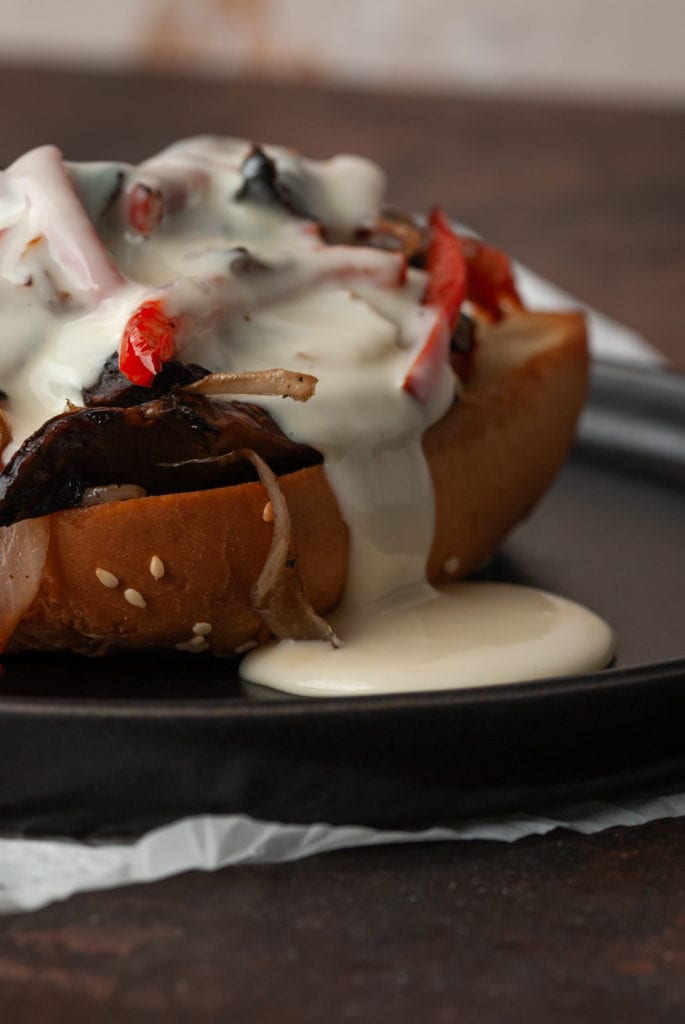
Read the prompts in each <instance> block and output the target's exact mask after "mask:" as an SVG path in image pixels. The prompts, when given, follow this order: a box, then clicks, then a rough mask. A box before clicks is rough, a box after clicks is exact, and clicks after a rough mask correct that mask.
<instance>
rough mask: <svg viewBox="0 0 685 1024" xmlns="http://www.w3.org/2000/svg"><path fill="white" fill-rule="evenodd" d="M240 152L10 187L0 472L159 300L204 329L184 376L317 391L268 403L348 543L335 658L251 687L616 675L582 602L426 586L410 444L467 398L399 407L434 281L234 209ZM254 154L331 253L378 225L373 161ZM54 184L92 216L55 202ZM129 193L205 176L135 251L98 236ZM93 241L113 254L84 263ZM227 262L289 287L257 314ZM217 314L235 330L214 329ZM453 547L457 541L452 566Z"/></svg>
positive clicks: (212, 144) (5, 216)
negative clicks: (298, 447) (118, 194)
mask: <svg viewBox="0 0 685 1024" xmlns="http://www.w3.org/2000/svg"><path fill="white" fill-rule="evenodd" d="M249 149H250V144H249V143H248V142H244V141H242V140H235V139H229V140H217V139H213V138H199V139H191V140H187V141H185V142H182V143H177V144H175V145H174V146H172V147H169V149H167V150H165V151H163V152H162V153H161V154H159V155H158V156H156V157H153V158H152V159H151V160H149V161H146V162H145V163H144V164H142V165H141V166H140V167H139V168H131V167H130V166H129V165H125V164H115V163H97V164H68V165H61V163H60V161H59V154H57V156H55V151H53V150H50V149H49V148H44V149H42V150H38V151H34V152H33V153H31V154H28V155H27V156H25V157H23V158H21V159H20V160H19V161H17V163H16V164H15V165H13V167H11V168H9V169H8V170H7V171H6V172H3V173H2V175H1V176H0V304H1V308H2V317H3V335H4V339H5V340H4V343H3V349H2V350H1V351H0V386H2V388H3V390H5V391H6V392H7V394H8V396H9V397H8V399H7V400H5V401H4V402H3V407H4V411H5V413H6V415H7V417H8V419H9V422H10V424H11V427H12V432H13V437H12V441H11V443H10V445H9V446H8V448H7V450H6V451H5V458H7V457H9V456H10V455H11V454H12V452H13V451H14V450H16V448H17V447H18V445H19V444H20V443H21V441H22V440H23V439H24V438H25V437H27V436H28V435H29V434H30V433H32V432H33V431H34V430H36V429H37V428H38V427H39V426H40V425H41V424H42V423H43V422H44V421H45V420H46V419H47V418H48V417H49V416H52V415H56V414H58V413H60V412H62V411H63V409H64V403H65V400H66V399H69V400H71V401H73V402H75V403H77V404H78V403H80V401H81V399H82V391H83V388H85V387H88V386H91V385H93V384H94V383H95V382H96V381H97V379H98V377H99V375H100V372H101V370H102V367H103V365H104V363H105V361H106V359H107V358H108V356H109V355H110V354H111V353H112V351H113V350H114V349H115V348H116V347H117V344H118V339H119V337H120V336H121V333H122V331H123V329H124V326H125V324H126V322H127V320H128V318H129V316H130V315H131V313H132V312H133V311H134V309H135V308H136V307H137V306H138V305H139V304H140V302H142V301H145V300H146V299H149V298H154V297H157V296H159V295H161V296H163V297H164V300H165V304H166V308H167V310H168V311H169V312H170V313H171V314H173V315H179V316H181V317H183V316H187V317H193V318H194V319H193V322H194V324H195V330H194V332H192V333H191V334H190V335H189V336H188V337H187V338H185V339H184V340H183V351H182V352H181V353H179V355H180V358H182V359H183V360H184V361H187V362H196V363H199V364H201V365H203V366H205V367H206V368H207V369H209V370H211V371H219V370H225V371H240V370H260V369H270V368H273V367H285V368H287V369H291V370H298V371H304V372H306V373H311V374H314V375H315V376H316V377H317V378H318V381H319V383H318V385H317V390H316V394H315V396H314V397H313V398H311V399H310V400H309V401H308V402H306V403H297V402H293V401H290V400H284V399H281V398H269V397H265V398H260V399H258V401H259V404H261V405H262V406H264V407H265V408H266V409H267V410H268V411H269V413H270V414H271V415H272V416H273V418H274V419H275V420H276V422H277V423H278V424H279V425H280V427H281V429H282V430H283V431H284V432H285V433H286V434H287V435H288V436H290V437H292V438H294V439H296V440H298V441H300V442H304V443H306V444H310V445H312V446H313V447H315V448H317V449H318V450H319V451H320V452H321V453H322V454H323V457H324V468H325V472H326V475H327V478H328V481H329V483H330V485H331V487H332V489H333V491H334V493H335V495H336V498H337V501H338V504H339V506H340V510H341V513H342V516H343V518H344V520H345V522H346V523H347V526H348V528H349V533H350V556H349V567H348V578H347V584H346V589H345V593H344V597H343V601H342V603H341V606H340V608H339V609H338V610H337V611H336V612H335V613H334V615H333V616H332V617H331V622H332V625H333V628H334V629H335V631H336V633H337V634H338V636H339V637H340V639H341V641H342V646H341V647H339V648H333V647H332V646H330V645H328V644H324V643H321V642H293V641H281V642H278V643H273V644H270V645H267V646H264V647H261V648H259V649H257V650H254V651H253V652H251V653H250V654H249V655H247V657H245V658H244V660H243V662H242V664H241V669H240V671H241V675H242V676H243V678H245V679H246V680H249V681H252V682H257V683H260V684H262V685H265V686H270V687H273V688H275V689H279V690H283V691H286V692H289V693H294V694H300V695H307V696H319V697H324V696H340V695H350V694H373V693H392V692H398V691H415V690H441V689H453V688H458V687H473V686H486V685H495V684H501V683H510V682H516V681H519V680H529V679H537V678H542V677H549V676H559V675H565V674H569V673H578V672H585V671H589V670H592V669H597V668H601V667H603V666H604V665H606V664H607V663H608V662H609V660H610V659H611V656H612V653H613V636H612V632H611V630H610V628H609V627H608V626H607V625H606V623H604V622H603V621H602V620H601V619H600V618H598V617H597V616H596V615H594V614H593V613H592V612H590V611H588V610H586V609H584V608H582V607H580V606H578V605H577V604H574V603H573V602H570V601H567V600H564V599H563V598H560V597H557V596H555V595H552V594H547V593H543V592H541V591H538V590H534V589H529V588H525V587H519V586H513V585H510V584H497V583H487V584H486V583H458V584H454V585H452V586H449V587H442V588H440V589H439V590H435V589H433V588H432V587H430V586H429V585H428V584H427V582H426V580H425V566H426V561H427V557H428V553H429V551H430V548H431V542H432V536H433V525H434V502H433V493H432V485H431V479H430V473H429V470H428V466H427V463H426V460H425V457H424V454H423V450H422V446H421V439H422V436H423V433H424V432H425V430H426V429H427V428H428V427H429V426H430V425H431V424H432V423H434V422H436V421H437V420H438V419H440V418H441V417H442V416H443V415H444V413H445V412H446V411H447V410H448V408H449V407H450V405H451V404H452V402H453V400H454V395H455V388H456V387H457V386H458V382H457V381H456V380H455V377H454V374H453V371H452V370H451V368H450V367H449V366H448V365H445V367H444V370H443V372H442V375H441V377H440V379H439V380H438V381H437V383H436V386H435V388H434V389H433V391H432V394H431V396H430V398H429V400H428V401H427V402H425V403H420V402H418V401H416V400H415V399H414V398H413V397H412V396H411V395H409V394H408V393H407V392H406V391H404V390H403V388H402V382H403V380H404V378H405V376H406V374H407V372H408V370H409V368H410V367H411V366H412V364H413V362H414V360H415V358H416V355H417V353H418V352H419V351H420V349H421V347H422V345H423V343H424V341H425V339H426V338H427V336H428V334H429V332H430V330H431V328H432V326H433V323H434V319H435V312H434V311H433V310H432V309H431V308H429V307H427V306H424V305H422V303H421V297H422V295H423V292H424V289H425V285H426V276H425V274H424V273H423V272H422V271H420V270H415V269H410V270H409V273H408V275H407V278H406V281H405V282H404V284H402V285H401V286H399V287H397V286H395V287H389V286H388V283H387V282H388V281H390V280H392V279H393V278H394V275H395V271H396V268H397V256H396V255H394V254H390V253H383V252H380V251H370V250H368V249H360V248H358V249H352V248H350V247H349V246H344V247H341V248H340V249H337V248H336V247H335V246H330V247H329V246H322V245H321V243H320V240H319V239H318V238H317V237H316V235H315V234H314V233H312V232H311V231H307V230H306V228H305V227H304V226H303V223H302V221H301V220H298V219H297V218H294V217H292V216H291V215H290V214H288V213H287V212H285V211H283V210H280V209H278V208H276V207H272V206H268V205H263V204H259V203H255V202H245V201H244V200H243V201H238V200H237V199H236V198H235V197H236V193H237V192H238V190H239V188H240V185H241V180H242V179H241V176H240V166H241V164H242V162H243V160H244V158H245V156H246V155H247V153H248V151H249ZM266 149H267V152H268V153H269V155H270V156H271V157H272V158H273V159H274V160H275V161H276V165H277V167H278V169H279V172H280V173H281V174H283V175H284V176H285V177H286V178H289V179H290V180H294V181H297V180H302V179H303V178H304V179H306V182H307V199H308V202H309V206H310V208H311V209H312V212H313V213H314V214H315V215H316V216H317V217H318V218H320V219H321V220H322V221H323V222H324V223H326V224H327V226H328V227H329V229H330V231H331V232H332V234H333V235H334V236H335V234H336V233H337V234H338V235H339V237H340V238H341V239H344V238H345V235H346V233H347V234H349V232H350V231H351V230H352V229H353V228H354V227H356V226H357V225H359V224H361V223H363V222H364V221H368V220H369V219H370V218H372V217H373V216H374V215H375V214H376V212H377V211H378V209H379V207H380V204H381V201H382V195H383V189H384V179H383V175H382V172H381V171H380V169H379V168H378V167H376V166H375V165H374V164H372V163H371V162H370V161H367V160H363V159H361V158H358V157H348V156H341V157H336V158H334V159H332V160H329V161H311V160H305V159H303V158H302V157H300V156H299V155H298V154H296V153H294V152H292V151H290V150H286V149H283V148H280V147H266ZM64 169H66V171H67V173H68V175H69V178H70V180H71V182H72V183H73V184H74V187H75V189H76V192H77V194H78V196H79V198H80V200H81V202H82V204H83V207H80V204H79V203H78V202H76V203H74V200H73V194H72V191H71V189H70V187H66V188H65V182H64V180H63V173H64ZM120 174H124V175H136V176H137V178H139V179H142V180H149V181H151V182H152V183H154V181H155V180H159V179H162V180H164V179H170V178H173V177H174V176H177V177H178V176H181V177H189V178H190V177H193V176H195V178H197V177H198V176H199V180H201V187H200V188H199V189H197V190H196V195H195V199H194V201H193V202H192V203H190V204H188V207H187V208H186V209H184V210H182V211H181V212H179V213H177V214H175V215H174V216H173V217H170V218H168V221H165V222H164V223H163V224H162V225H161V226H160V228H159V229H158V230H156V231H155V232H153V233H152V234H151V235H150V236H149V237H147V238H140V237H134V236H133V235H132V234H131V233H127V232H126V231H122V230H121V228H120V227H117V226H116V225H115V226H112V223H111V219H110V220H108V219H107V218H106V217H103V218H102V221H101V222H100V221H99V219H98V218H99V211H100V210H102V209H103V208H104V206H105V205H106V197H107V195H108V194H109V193H110V192H111V191H112V188H113V185H114V183H115V180H116V176H117V175H120ZM83 208H85V210H87V212H88V217H87V218H85V221H84V218H83V216H82V213H83ZM91 222H92V223H94V224H95V227H96V230H97V232H98V235H99V237H100V239H101V240H102V242H104V246H105V249H104V250H102V247H99V246H93V239H92V236H91V235H90V234H89V232H90V230H91V227H90V223H91ZM8 228H9V229H11V230H6V229H8ZM34 239H38V240H39V241H38V242H34V241H33V240H34ZM29 243H30V244H29ZM237 246H244V247H246V248H247V249H249V251H250V252H251V253H252V254H253V255H254V256H256V257H257V258H258V259H260V260H262V261H264V262H267V263H269V264H272V265H276V266H278V267H280V268H282V273H281V278H280V279H281V280H282V279H283V275H284V274H285V275H289V276H288V278H287V279H288V280H289V281H291V282H295V284H296V285H298V282H299V286H296V287H294V288H291V289H290V290H289V292H288V289H286V292H285V293H284V294H283V295H279V294H278V293H277V292H272V294H270V295H269V294H265V293H264V289H263V279H262V278H260V277H258V279H257V282H256V283H254V282H251V281H250V280H249V279H240V278H237V277H236V276H235V275H233V274H232V273H231V271H230V269H227V268H228V267H229V263H228V262H227V252H229V251H230V250H231V249H232V248H234V247H237ZM341 261H342V264H344V266H345V267H346V268H347V270H346V271H345V273H346V274H347V277H346V278H345V279H344V280H343V279H342V278H341V275H340V274H336V266H338V264H339V263H340V262H341ZM350 266H351V267H352V269H353V271H355V268H356V272H353V273H352V274H351V276H350V274H349V273H348V271H349V268H350ZM327 269H330V271H331V272H330V273H328V272H327ZM367 270H368V273H367ZM46 271H47V272H48V273H46ZM27 282H31V287H28V286H27ZM40 289H42V294H41V292H40ZM60 290H62V291H68V292H69V293H70V294H71V296H72V300H71V302H70V303H69V304H68V307H67V308H65V307H64V304H60V303H59V302H57V301H55V298H54V293H55V292H58V291H60ZM227 308H228V309H230V310H231V315H230V316H226V315H224V314H222V315H219V314H218V313H217V312H216V310H217V309H221V310H224V311H225V310H226V309H227ZM113 339H114V341H113ZM248 400H251V401H254V399H248ZM458 547H459V545H458V539H456V540H455V551H454V559H455V560H456V559H458V557H459V550H458ZM210 646H211V637H210Z"/></svg>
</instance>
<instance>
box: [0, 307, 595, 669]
mask: <svg viewBox="0 0 685 1024" xmlns="http://www.w3.org/2000/svg"><path fill="white" fill-rule="evenodd" d="M586 381H587V345H586V337H585V326H584V321H583V318H582V316H581V315H579V314H575V313H563V314H562V313H520V314H513V315H511V316H510V317H508V318H507V319H506V320H504V321H502V323H500V324H498V325H496V326H492V327H487V328H484V329H483V330H482V333H481V344H480V351H479V356H478V360H477V369H476V372H475V374H474V377H473V379H472V380H471V381H470V382H469V385H468V388H467V389H466V391H465V393H464V395H463V397H462V398H461V400H460V402H459V403H458V404H457V405H455V406H454V407H453V408H452V409H451V410H450V411H449V412H448V413H447V415H446V416H445V417H444V418H443V419H442V420H441V421H440V422H439V423H437V424H435V425H434V426H433V427H432V428H431V429H430V430H429V431H428V432H427V433H426V436H425V439H424V448H425V451H426V454H427V456H428V461H429V464H430V467H431V472H432V475H433V480H434V483H435V492H436V533H435V539H434V543H433V549H432V552H431V555H430V559H429V563H428V573H429V576H430V578H431V579H432V580H434V579H447V578H455V576H463V575H466V574H468V573H469V572H472V571H473V570H474V569H475V568H477V567H478V565H480V564H481V563H482V562H483V561H484V560H485V559H486V558H487V557H488V556H489V555H490V554H492V552H493V551H494V550H495V549H496V548H497V546H498V544H499V543H500V541H501V540H502V538H503V537H504V536H505V534H506V533H507V532H508V531H509V530H510V529H511V528H512V526H514V525H515V523H517V522H518V521H519V520H520V519H521V518H522V517H523V516H525V515H526V513H527V512H528V511H529V510H530V508H531V507H532V506H533V505H534V503H535V502H536V501H537V500H538V498H539V497H540V496H541V495H542V493H543V492H544V490H545V489H546V487H547V486H548V484H549V483H550V481H551V479H552V478H553V476H554V474H555V473H556V471H557V470H558V468H559V466H560V465H561V463H562V462H563V459H564V457H565V455H566V453H567V451H568V448H569V445H570V443H571V440H572V437H573V431H574V428H575V423H576V420H577V417H578V414H579V412H580V409H581V407H582V404H583V400H584V397H585V392H586ZM280 485H281V488H282V490H283V493H284V495H285V497H286V500H287V502H288V507H289V510H290V514H291V517H292V521H293V526H294V531H295V539H296V545H297V551H298V565H299V568H300V571H301V574H302V578H303V581H304V584H305V588H306V591H307V593H308V595H309V599H310V601H311V603H312V604H313V606H314V608H315V609H316V610H317V611H318V612H320V613H322V614H325V613H326V612H327V611H329V610H330V609H331V608H333V607H334V606H335V605H336V604H337V602H338V601H339V600H340V597H341V594H342V590H343V586H344V581H345V575H346V566H347V551H348V536H347V529H346V526H345V524H344V522H343V521H342V519H341V517H340V513H339V512H338V507H337V504H336V501H335V498H334V496H333V494H332V492H331V490H330V488H329V486H328V483H327V481H326V477H325V475H324V471H323V469H322V467H321V466H313V467H310V468H307V469H303V470H299V471H298V472H296V473H291V474H288V475H286V476H283V477H281V478H280ZM266 501H267V495H266V492H265V491H264V489H263V487H262V486H261V485H260V484H258V483H249V484H241V485H237V486H232V487H225V488H218V489H215V490H211V491H196V492H192V493H183V494H170V495H162V496H158V497H148V498H138V499H134V500H131V501H123V502H113V503H111V504H107V505H100V506H96V507H93V508H87V509H85V508H84V509H72V510H69V511H66V512H57V513H55V514H53V515H51V516H49V517H47V521H48V522H49V526H50V542H49V547H48V553H47V558H46V562H45V567H44V570H43V576H42V579H41V582H40V586H39V588H38V592H37V594H36V596H35V598H34V600H33V602H32V603H31V605H30V606H29V608H28V610H27V611H26V612H25V614H24V617H23V619H22V621H21V623H20V624H19V626H18V627H17V629H16V631H15V633H14V635H13V637H12V639H11V642H10V644H9V646H8V650H9V651H19V650H54V649H67V650H73V651H79V652H81V653H84V654H104V653H107V652H110V651H115V650H125V649H135V648H141V647H167V648H168V647H171V646H173V645H174V644H177V643H183V642H187V641H188V640H190V639H191V638H192V637H193V625H194V624H196V623H199V622H208V623H211V626H212V632H211V634H210V635H209V636H208V637H207V640H208V642H209V645H210V647H211V649H212V650H214V651H217V652H232V651H234V650H235V649H236V648H239V647H241V646H242V645H243V644H245V643H247V642H249V641H251V640H261V639H264V638H265V637H266V636H267V631H266V630H265V628H264V626H263V625H262V622H261V620H260V618H259V617H258V616H257V615H256V614H255V612H254V611H252V608H251V606H250V589H251V587H252V586H253V584H254V582H255V581H256V579H257V577H258V575H259V572H260V570H261V568H262V565H263V564H264V560H265V558H266V555H267V552H268V550H269V545H270V543H271V534H272V530H273V526H272V524H271V523H268V522H265V521H264V518H263V511H264V506H265V504H266ZM153 555H157V556H158V558H159V559H161V561H162V563H163V565H164V568H165V572H164V576H163V577H162V578H161V579H155V578H154V577H153V575H152V574H151V572H150V561H151V559H152V556H153ZM456 558H458V559H459V568H458V571H457V572H456V573H454V572H452V573H451V574H450V573H448V572H447V571H446V570H445V568H444V567H445V564H446V563H447V565H448V567H449V568H453V562H452V560H453V559H456ZM98 568H101V569H106V570H108V571H109V572H110V573H113V574H114V575H115V576H116V577H117V578H118V580H119V585H118V586H117V587H114V588H112V589H110V588H107V587H105V586H103V584H102V583H101V582H100V580H99V579H98V577H97V576H96V573H95V570H96V569H98ZM128 588H133V589H134V590H136V591H138V592H139V594H141V595H142V596H143V598H144V600H145V602H146V607H145V608H139V607H136V606H134V605H131V604H129V603H128V602H127V600H126V599H125V597H124V592H125V590H126V589H128Z"/></svg>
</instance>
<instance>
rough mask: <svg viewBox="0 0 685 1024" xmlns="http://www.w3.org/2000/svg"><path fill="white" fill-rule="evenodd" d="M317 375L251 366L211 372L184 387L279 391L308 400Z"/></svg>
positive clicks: (240, 392) (207, 391) (208, 390)
mask: <svg viewBox="0 0 685 1024" xmlns="http://www.w3.org/2000/svg"><path fill="white" fill-rule="evenodd" d="M317 384H318V378H317V377H313V376H312V375H311V373H300V372H298V371H297V370H282V369H280V368H279V369H275V370H252V371H247V372H243V373H210V374H209V376H207V377H201V378H200V380H196V381H195V382H194V383H193V384H187V385H186V386H185V388H184V389H183V390H184V391H193V392H198V393H199V394H201V395H276V396H278V395H280V396H281V397H282V398H293V399H294V400H295V401H296V402H307V401H308V400H309V399H310V398H311V397H312V395H313V394H314V392H315V391H316V385H317Z"/></svg>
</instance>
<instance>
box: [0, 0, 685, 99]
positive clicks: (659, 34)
mask: <svg viewBox="0 0 685 1024" xmlns="http://www.w3.org/2000/svg"><path fill="white" fill-rule="evenodd" d="M0 25H1V26H2V27H1V29H0V60H4V61H7V60H11V61H20V60H29V61H34V62H35V61H40V62H43V63H51V64H54V63H58V62H59V63H70V64H77V65H78V64H81V65H83V66H92V65H94V64H97V65H99V66H102V65H103V64H107V65H109V66H114V67H116V66H120V67H122V68H123V67H126V68H130V67H136V66H138V67H146V68H150V69H159V68H167V69H168V68H175V69H182V70H188V71H193V72H199V73H205V74H211V75H231V74H238V73H242V74H245V73H249V74H253V75H257V76H269V77H272V76H278V77H281V78H282V77H292V78H308V79H312V80H318V81H337V82H345V83H348V84H349V83H352V84H356V83H359V84H362V85H363V84H370V85H380V86H383V87H399V88H411V89H416V88H425V89H430V88H433V89H440V90H449V89H456V88H459V89H460V90H464V89H469V88H470V89H476V90H478V91H483V90H488V91H498V92H507V93H516V94H519V95H552V96H554V97H560V96H568V97H571V98H582V99H595V98H596V99H625V100H626V101H630V102H635V101H646V102H650V103H651V102H668V103H676V104H680V103H682V102H683V100H685V59H684V58H683V48H684V45H685V0H337V2H336V0H114V2H113V0H69V2H68V3H55V2H53V0H23V2H21V3H17V2H12V0H0Z"/></svg>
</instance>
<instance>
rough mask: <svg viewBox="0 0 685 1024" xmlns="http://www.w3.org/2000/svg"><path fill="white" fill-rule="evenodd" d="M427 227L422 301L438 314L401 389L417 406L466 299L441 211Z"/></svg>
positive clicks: (457, 255) (444, 355)
mask: <svg viewBox="0 0 685 1024" xmlns="http://www.w3.org/2000/svg"><path fill="white" fill-rule="evenodd" d="M429 225H430V234H429V238H428V252H427V253H426V268H427V270H428V273H429V278H428V286H427V288H426V293H425V295H424V298H423V301H424V303H425V305H427V306H434V307H435V308H436V309H437V310H438V319H437V321H436V323H435V325H434V327H433V329H432V330H431V332H430V334H429V335H428V339H427V341H426V343H425V344H424V346H423V348H422V349H421V351H420V352H419V354H418V355H417V357H416V359H415V360H414V362H413V364H412V366H411V369H410V370H409V373H408V374H407V376H406V377H405V379H404V383H403V385H402V386H403V388H404V390H405V391H408V392H409V394H411V395H413V396H414V397H415V398H417V399H418V400H419V401H421V402H425V401H427V399H428V398H429V396H430V394H431V390H432V388H433V387H434V385H435V383H436V381H437V379H438V377H439V375H440V373H441V372H442V368H443V367H444V366H445V364H446V363H447V361H448V353H449V343H450V337H451V335H452V332H453V331H454V329H455V327H456V326H457V323H458V321H459V313H460V311H461V304H462V302H463V301H464V298H465V297H466V264H465V262H464V256H463V254H462V247H461V242H460V240H459V238H457V236H456V235H455V233H454V231H453V230H452V227H451V225H450V222H449V221H448V219H447V217H446V216H445V214H444V213H443V212H442V211H441V210H437V209H436V210H433V212H432V213H431V216H430V221H429Z"/></svg>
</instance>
